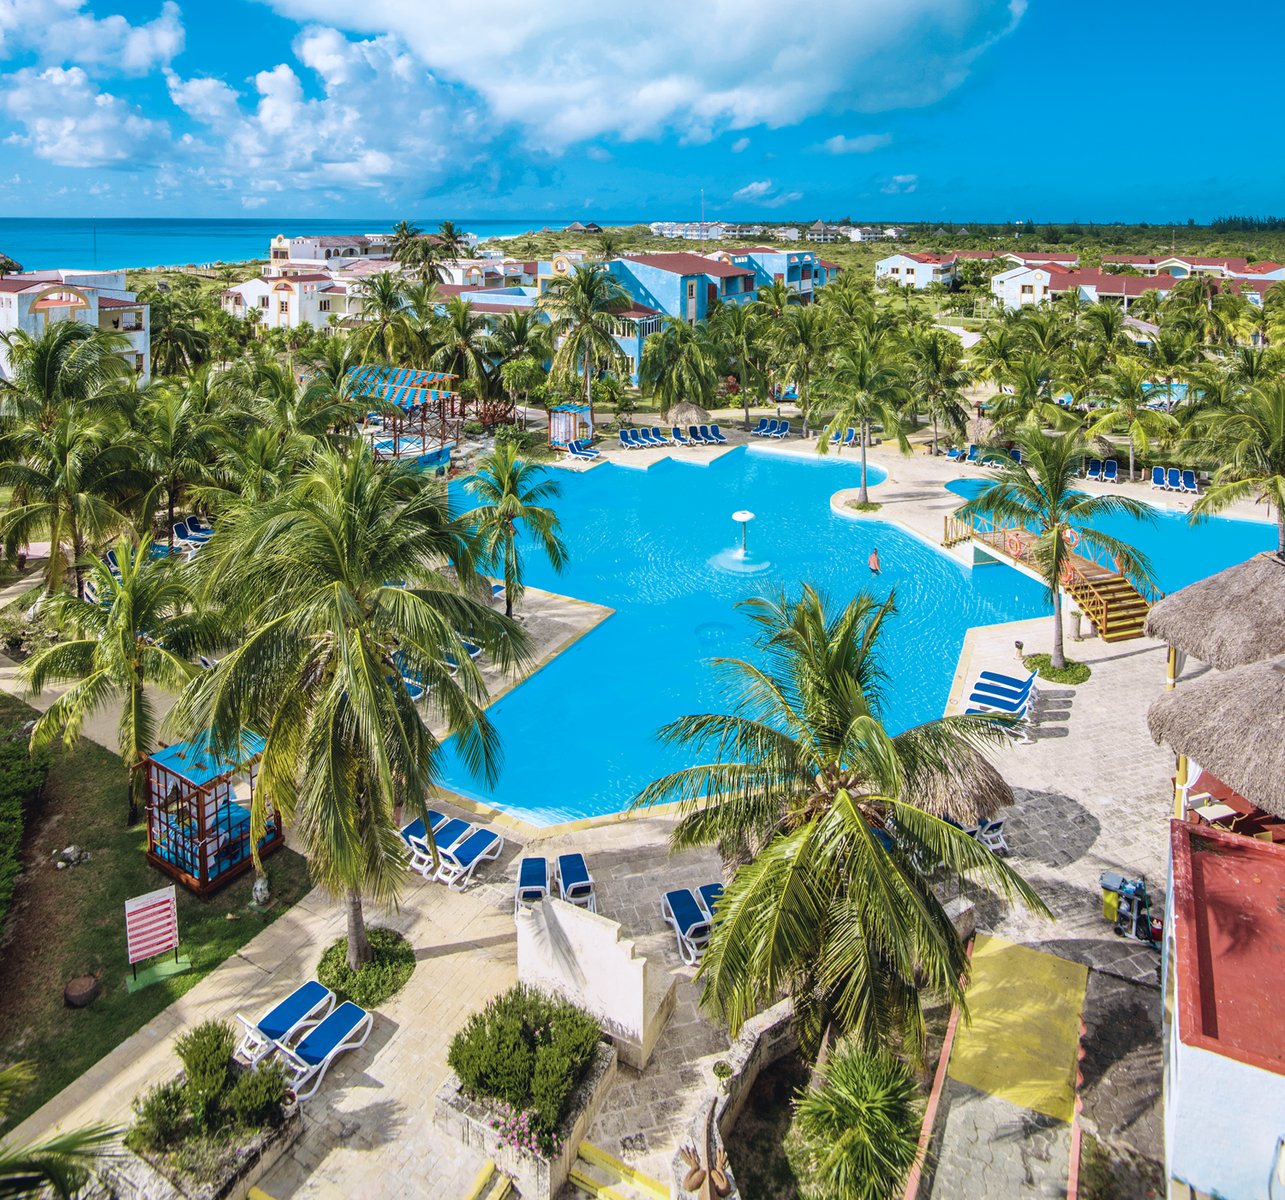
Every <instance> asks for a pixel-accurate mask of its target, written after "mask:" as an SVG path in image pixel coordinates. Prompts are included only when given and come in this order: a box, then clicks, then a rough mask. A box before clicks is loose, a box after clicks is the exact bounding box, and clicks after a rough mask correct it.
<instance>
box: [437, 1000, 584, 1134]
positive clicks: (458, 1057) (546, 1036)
mask: <svg viewBox="0 0 1285 1200" xmlns="http://www.w3.org/2000/svg"><path fill="white" fill-rule="evenodd" d="M601 1036H602V1031H601V1030H600V1029H599V1028H598V1024H597V1022H596V1021H594V1019H593V1018H592V1017H590V1016H589V1015H588V1014H587V1013H585V1012H582V1011H581V1010H580V1009H578V1008H576V1007H575V1006H574V1005H572V1004H568V1003H566V1002H565V1001H562V1000H555V999H554V998H553V997H551V996H546V995H545V994H544V993H543V992H538V991H536V990H535V989H534V988H529V987H526V986H524V985H523V984H518V985H517V986H516V987H513V988H511V989H510V990H509V991H507V992H504V993H503V994H502V995H499V996H496V997H495V999H494V1000H492V1001H491V1002H490V1004H488V1005H487V1006H486V1007H485V1008H484V1009H483V1010H482V1011H481V1012H479V1013H474V1014H473V1016H471V1017H470V1018H469V1019H468V1022H467V1024H465V1026H464V1028H463V1029H461V1030H460V1031H459V1032H458V1033H457V1034H456V1035H455V1037H454V1038H453V1039H452V1041H451V1048H450V1050H449V1051H448V1052H447V1055H446V1061H447V1062H448V1063H449V1064H450V1066H451V1070H453V1071H454V1072H455V1074H456V1075H458V1076H459V1077H460V1083H461V1085H462V1086H463V1089H464V1092H465V1094H466V1095H468V1096H470V1097H471V1098H472V1099H474V1100H489V1101H493V1102H495V1105H496V1107H497V1108H498V1110H499V1116H498V1117H497V1119H496V1121H495V1127H496V1128H497V1129H498V1130H499V1131H500V1135H501V1138H502V1140H504V1142H505V1143H506V1144H507V1145H510V1146H514V1147H516V1148H517V1149H520V1150H526V1151H529V1152H531V1153H535V1154H541V1155H544V1156H546V1157H547V1156H548V1155H551V1154H556V1153H557V1151H558V1150H559V1149H560V1143H559V1140H558V1136H557V1130H558V1127H559V1125H560V1124H561V1123H562V1120H563V1118H564V1117H565V1116H566V1115H567V1111H568V1108H569V1105H570V1102H571V1098H572V1097H573V1096H574V1095H575V1092H576V1089H577V1088H578V1087H579V1086H580V1081H581V1080H582V1079H583V1078H584V1076H585V1072H586V1071H587V1070H588V1069H589V1065H590V1064H591V1063H592V1062H593V1058H594V1055H595V1054H596V1053H597V1049H598V1040H599V1038H600V1037H601Z"/></svg>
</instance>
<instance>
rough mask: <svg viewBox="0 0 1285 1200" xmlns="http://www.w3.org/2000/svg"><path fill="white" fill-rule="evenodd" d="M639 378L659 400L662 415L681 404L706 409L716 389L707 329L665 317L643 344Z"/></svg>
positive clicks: (714, 357) (714, 352)
mask: <svg viewBox="0 0 1285 1200" xmlns="http://www.w3.org/2000/svg"><path fill="white" fill-rule="evenodd" d="M638 377H639V381H640V382H641V384H642V387H643V389H644V390H645V391H647V392H649V393H651V394H652V395H654V396H656V397H657V399H659V401H660V411H661V414H662V415H667V414H668V413H669V410H670V409H671V408H673V407H674V405H675V404H678V403H680V402H681V401H684V400H685V401H687V402H688V403H690V404H697V405H700V406H701V407H702V408H708V407H709V406H710V404H711V403H712V401H713V398H714V390H715V389H716V388H717V387H718V348H717V347H716V346H715V344H714V340H713V338H712V337H711V336H710V329H709V326H708V325H707V324H706V323H705V322H704V321H697V322H696V324H694V325H689V324H688V323H687V322H686V321H684V320H682V319H680V318H679V317H666V318H665V319H664V321H663V322H662V324H661V327H660V329H659V330H657V331H656V332H655V333H653V334H650V335H649V336H648V338H647V341H646V342H645V343H644V344H643V353H642V362H641V363H640V364H639V371H638Z"/></svg>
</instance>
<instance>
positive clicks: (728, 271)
mask: <svg viewBox="0 0 1285 1200" xmlns="http://www.w3.org/2000/svg"><path fill="white" fill-rule="evenodd" d="M622 261H624V262H636V263H640V264H641V265H642V266H644V267H651V268H652V269H653V270H656V271H669V272H670V273H671V274H674V275H713V276H715V277H716V278H719V279H730V278H732V276H734V275H753V274H754V272H753V271H750V270H747V269H746V268H745V267H734V266H733V265H732V264H731V263H725V262H719V261H717V260H716V259H712V258H705V257H703V256H702V255H700V254H690V253H686V252H684V251H681V250H679V251H674V252H672V253H670V252H666V253H662V254H627V255H624V256H623V258H622Z"/></svg>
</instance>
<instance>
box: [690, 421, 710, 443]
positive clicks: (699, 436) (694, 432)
mask: <svg viewBox="0 0 1285 1200" xmlns="http://www.w3.org/2000/svg"><path fill="white" fill-rule="evenodd" d="M687 437H688V440H689V441H691V442H692V443H693V444H694V445H697V446H707V445H709V438H707V437H706V436H705V435H704V434H703V433H701V431H700V430H699V429H698V428H697V427H696V426H695V425H688V426H687Z"/></svg>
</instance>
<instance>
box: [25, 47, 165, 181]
mask: <svg viewBox="0 0 1285 1200" xmlns="http://www.w3.org/2000/svg"><path fill="white" fill-rule="evenodd" d="M2 82H3V87H0V110H2V111H4V112H6V113H7V114H8V115H9V117H11V118H12V119H13V120H14V121H15V122H16V123H18V124H19V125H21V126H22V127H23V129H24V130H25V133H22V134H17V133H15V134H12V135H11V136H10V137H9V138H8V139H7V140H8V141H10V142H14V143H16V144H18V145H24V146H28V147H30V149H31V151H32V153H34V154H35V155H36V156H37V157H38V158H43V159H46V160H48V161H49V162H52V163H57V164H58V165H59V166H64V167H108V166H115V165H125V164H128V165H130V166H136V165H141V164H145V163H148V162H152V161H154V159H155V157H156V154H157V152H158V151H159V150H161V149H162V148H163V147H165V146H167V145H168V143H169V129H168V127H167V126H166V125H165V124H164V123H163V122H160V121H153V120H150V119H149V118H147V117H144V116H143V115H142V113H141V112H140V111H139V110H138V109H137V108H135V107H134V106H133V105H131V104H129V103H127V102H126V101H124V100H122V99H120V97H118V96H113V95H110V94H109V93H107V92H100V91H99V90H98V88H97V87H96V86H95V85H94V84H93V83H92V82H91V81H90V79H89V76H88V75H86V74H85V72H84V71H83V70H81V69H80V68H79V67H70V68H67V69H64V68H62V67H47V68H46V69H45V70H43V71H41V70H38V69H36V68H35V67H25V68H23V69H22V70H21V71H15V72H14V73H13V74H12V75H8V76H4V77H3V81H2Z"/></svg>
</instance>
